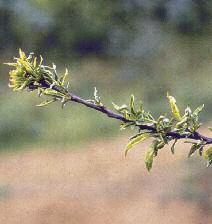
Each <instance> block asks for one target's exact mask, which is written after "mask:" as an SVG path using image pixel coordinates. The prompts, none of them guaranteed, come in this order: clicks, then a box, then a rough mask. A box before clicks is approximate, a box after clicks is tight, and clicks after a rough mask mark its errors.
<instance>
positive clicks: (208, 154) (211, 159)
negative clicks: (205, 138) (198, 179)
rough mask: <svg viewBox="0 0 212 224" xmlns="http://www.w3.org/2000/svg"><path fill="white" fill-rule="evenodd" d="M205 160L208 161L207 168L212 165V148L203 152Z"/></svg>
mask: <svg viewBox="0 0 212 224" xmlns="http://www.w3.org/2000/svg"><path fill="white" fill-rule="evenodd" d="M203 156H204V158H205V159H206V160H207V167H209V166H211V165H212V147H210V148H208V149H206V150H205V151H204V152H203Z"/></svg>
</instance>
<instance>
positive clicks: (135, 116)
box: [7, 50, 212, 170]
mask: <svg viewBox="0 0 212 224" xmlns="http://www.w3.org/2000/svg"><path fill="white" fill-rule="evenodd" d="M19 54H20V57H19V58H15V62H14V63H7V64H8V65H9V66H13V67H15V69H14V70H11V71H10V73H9V74H10V83H9V87H11V88H12V89H13V90H14V91H21V90H24V89H27V90H28V91H37V92H38V95H39V96H41V95H42V94H43V95H46V96H47V97H49V98H50V99H48V100H45V101H44V102H42V103H41V104H39V105H37V106H46V105H48V104H50V103H53V102H55V101H60V102H61V103H62V108H63V107H64V105H65V104H66V103H67V102H76V103H79V104H82V105H84V106H86V107H89V108H92V109H94V110H97V111H99V112H101V113H103V114H105V115H107V116H108V117H109V118H113V119H116V120H119V121H121V126H120V127H121V128H122V129H125V128H129V127H131V128H136V130H137V133H136V134H135V135H134V136H133V137H131V138H130V141H129V143H128V144H127V146H126V149H125V155H127V153H128V151H130V150H131V149H132V148H133V147H134V146H135V145H137V144H138V143H140V142H142V141H144V140H146V139H147V138H152V139H153V141H152V144H151V145H150V147H149V149H148V150H147V151H146V158H145V163H146V167H147V169H148V170H150V169H151V167H152V164H153V159H154V157H156V156H157V155H158V152H159V150H160V149H162V148H163V147H164V146H165V145H167V144H168V143H169V142H171V141H174V143H173V144H172V146H171V152H172V153H173V154H174V151H175V144H176V142H177V141H178V140H179V139H186V140H187V141H186V143H190V144H191V149H190V151H189V153H188V156H189V157H190V156H191V155H193V154H194V153H195V152H196V151H199V155H200V156H202V155H203V156H204V158H205V159H206V160H207V164H208V166H211V165H212V147H210V148H205V147H206V145H210V144H212V138H210V137H206V136H203V135H201V134H200V133H199V132H198V131H197V130H198V128H199V127H200V126H201V123H200V122H199V114H200V112H201V111H202V109H203V108H204V105H202V106H200V107H198V108H196V109H195V110H194V111H192V110H191V108H190V107H187V108H186V109H185V111H184V114H183V115H182V113H181V112H180V110H179V108H178V106H177V104H176V100H175V98H174V97H172V96H170V95H169V94H167V98H168V101H169V104H170V107H171V117H167V116H164V115H161V116H159V118H158V119H155V118H154V117H153V116H152V115H151V113H150V112H147V111H145V110H144V108H143V104H142V103H140V104H139V106H136V105H135V99H134V96H133V95H131V98H130V104H129V106H127V105H125V104H124V105H122V106H118V105H116V104H114V103H113V106H114V109H115V110H116V113H115V112H113V111H112V110H109V109H107V107H105V106H104V104H103V103H102V101H101V98H100V97H99V96H98V92H97V90H96V88H95V91H94V99H89V100H85V99H82V98H80V97H79V96H77V95H75V94H73V93H72V92H71V91H70V90H69V82H68V83H67V82H66V78H67V75H68V70H67V69H66V72H65V74H64V75H62V76H59V75H58V74H57V71H56V66H55V65H54V64H53V66H52V67H50V66H45V65H43V64H42V63H43V59H42V57H41V56H40V62H39V63H38V61H37V58H36V57H34V56H33V55H32V54H30V55H29V56H28V57H27V56H26V55H25V53H24V52H22V51H21V50H20V51H19ZM210 130H211V129H210ZM188 140H189V141H188ZM191 140H192V141H191Z"/></svg>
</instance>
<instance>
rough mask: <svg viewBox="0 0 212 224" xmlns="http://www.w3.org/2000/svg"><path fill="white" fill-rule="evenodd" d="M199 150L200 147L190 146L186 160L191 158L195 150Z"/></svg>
mask: <svg viewBox="0 0 212 224" xmlns="http://www.w3.org/2000/svg"><path fill="white" fill-rule="evenodd" d="M199 148H200V145H198V144H193V145H192V146H191V149H190V151H189V153H188V158H189V157H191V156H192V155H193V154H194V153H195V152H196V150H197V149H199Z"/></svg>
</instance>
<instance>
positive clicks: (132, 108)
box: [130, 95, 135, 114]
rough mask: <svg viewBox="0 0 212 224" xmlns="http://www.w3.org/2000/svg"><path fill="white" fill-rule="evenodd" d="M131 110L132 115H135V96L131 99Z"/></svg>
mask: <svg viewBox="0 0 212 224" xmlns="http://www.w3.org/2000/svg"><path fill="white" fill-rule="evenodd" d="M130 110H131V113H132V114H135V97H134V95H131V98H130Z"/></svg>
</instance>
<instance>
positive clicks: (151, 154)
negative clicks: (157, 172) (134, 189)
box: [145, 146, 155, 171]
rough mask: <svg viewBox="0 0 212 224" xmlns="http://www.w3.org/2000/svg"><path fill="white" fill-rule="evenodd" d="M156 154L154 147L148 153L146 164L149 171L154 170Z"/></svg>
mask: <svg viewBox="0 0 212 224" xmlns="http://www.w3.org/2000/svg"><path fill="white" fill-rule="evenodd" d="M154 153H155V152H154V149H153V148H152V146H151V147H150V149H148V150H147V152H146V155H145V164H146V168H147V170H148V171H150V170H151V168H152V164H153V158H154Z"/></svg>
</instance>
